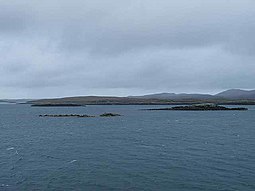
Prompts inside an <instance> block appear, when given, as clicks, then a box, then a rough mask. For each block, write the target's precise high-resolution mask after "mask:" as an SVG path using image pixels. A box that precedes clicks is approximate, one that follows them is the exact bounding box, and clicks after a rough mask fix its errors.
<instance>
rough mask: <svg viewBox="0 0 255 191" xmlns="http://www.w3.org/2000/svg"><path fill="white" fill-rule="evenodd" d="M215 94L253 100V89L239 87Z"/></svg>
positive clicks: (254, 91) (228, 97)
mask: <svg viewBox="0 0 255 191" xmlns="http://www.w3.org/2000/svg"><path fill="white" fill-rule="evenodd" d="M215 96H217V97H221V98H225V99H235V100H236V99H247V100H255V90H250V91H248V90H240V89H230V90H227V91H224V92H221V93H218V94H216V95H215Z"/></svg>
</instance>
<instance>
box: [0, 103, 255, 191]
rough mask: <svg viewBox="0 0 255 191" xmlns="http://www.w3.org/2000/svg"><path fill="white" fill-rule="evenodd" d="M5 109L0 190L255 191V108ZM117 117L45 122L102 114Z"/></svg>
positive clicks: (1, 112) (0, 127) (1, 108)
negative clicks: (155, 109) (241, 109)
mask: <svg viewBox="0 0 255 191" xmlns="http://www.w3.org/2000/svg"><path fill="white" fill-rule="evenodd" d="M151 107H162V106H88V107H81V108H35V107H30V106H28V105H6V104H1V105H0V190H176V191H177V190H178V191H179V190H185V191H186V190H187V191H192V190H212V191H214V190H222V191H223V190H225V191H228V190H229V191H231V190H233V191H234V190H240V191H246V190H247V191H249V190H251V191H253V190H255V107H254V106H250V107H249V108H250V110H249V111H206V112H203V111H202V112H198V111H196V112H190V111H187V112H186V111H142V110H139V109H141V108H151ZM103 112H116V113H120V114H122V115H123V116H121V117H114V118H98V117H97V118H40V117H38V115H39V114H68V113H69V114H71V113H75V114H89V115H92V114H95V115H98V114H101V113H103Z"/></svg>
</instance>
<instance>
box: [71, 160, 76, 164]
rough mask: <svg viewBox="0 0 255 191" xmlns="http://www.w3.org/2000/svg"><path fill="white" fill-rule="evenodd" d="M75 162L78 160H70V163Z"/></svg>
mask: <svg viewBox="0 0 255 191" xmlns="http://www.w3.org/2000/svg"><path fill="white" fill-rule="evenodd" d="M74 162H77V160H72V161H70V162H69V163H70V164H72V163H74Z"/></svg>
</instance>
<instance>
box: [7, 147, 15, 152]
mask: <svg viewBox="0 0 255 191" xmlns="http://www.w3.org/2000/svg"><path fill="white" fill-rule="evenodd" d="M13 149H14V147H10V148H7V149H6V150H7V151H10V150H13Z"/></svg>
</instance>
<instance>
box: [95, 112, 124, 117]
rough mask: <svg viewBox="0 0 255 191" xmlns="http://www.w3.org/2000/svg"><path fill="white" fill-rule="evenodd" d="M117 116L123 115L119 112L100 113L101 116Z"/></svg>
mask: <svg viewBox="0 0 255 191" xmlns="http://www.w3.org/2000/svg"><path fill="white" fill-rule="evenodd" d="M116 116H121V115H120V114H117V113H103V114H101V115H100V117H116Z"/></svg>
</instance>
